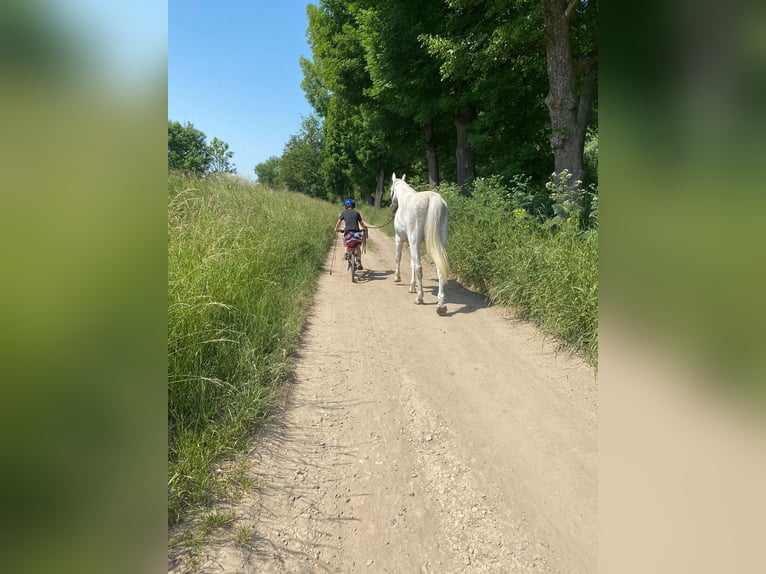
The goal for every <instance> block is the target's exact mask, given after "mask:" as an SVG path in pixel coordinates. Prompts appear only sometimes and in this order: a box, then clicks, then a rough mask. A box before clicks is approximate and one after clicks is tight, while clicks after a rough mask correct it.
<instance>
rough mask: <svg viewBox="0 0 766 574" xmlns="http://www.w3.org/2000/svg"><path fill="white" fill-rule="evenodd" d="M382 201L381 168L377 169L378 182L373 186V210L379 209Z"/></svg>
mask: <svg viewBox="0 0 766 574" xmlns="http://www.w3.org/2000/svg"><path fill="white" fill-rule="evenodd" d="M382 199H383V166H382V165H381V166H380V168H379V169H378V181H377V184H376V185H375V209H380V202H381V201H382Z"/></svg>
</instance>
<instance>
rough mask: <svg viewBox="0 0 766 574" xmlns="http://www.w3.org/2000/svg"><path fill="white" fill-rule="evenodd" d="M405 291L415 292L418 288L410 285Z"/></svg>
mask: <svg viewBox="0 0 766 574" xmlns="http://www.w3.org/2000/svg"><path fill="white" fill-rule="evenodd" d="M407 291H409V292H410V293H417V292H418V290H417V289H415V288H413V287H410V288H409V289H407Z"/></svg>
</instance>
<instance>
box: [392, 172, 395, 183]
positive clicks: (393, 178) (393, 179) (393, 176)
mask: <svg viewBox="0 0 766 574" xmlns="http://www.w3.org/2000/svg"><path fill="white" fill-rule="evenodd" d="M391 181H396V172H394V173H392V174H391Z"/></svg>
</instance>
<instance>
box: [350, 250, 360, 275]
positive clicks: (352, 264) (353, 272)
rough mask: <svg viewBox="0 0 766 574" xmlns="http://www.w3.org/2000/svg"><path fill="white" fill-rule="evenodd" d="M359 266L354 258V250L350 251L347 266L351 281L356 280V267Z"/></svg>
mask: <svg viewBox="0 0 766 574" xmlns="http://www.w3.org/2000/svg"><path fill="white" fill-rule="evenodd" d="M358 266H359V262H358V261H357V259H356V251H352V252H351V255H350V256H349V260H348V268H349V270H350V271H351V282H352V283H354V282H356V268H357V267H358Z"/></svg>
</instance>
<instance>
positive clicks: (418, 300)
mask: <svg viewBox="0 0 766 574" xmlns="http://www.w3.org/2000/svg"><path fill="white" fill-rule="evenodd" d="M422 304H423V300H422V299H415V305H422Z"/></svg>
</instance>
